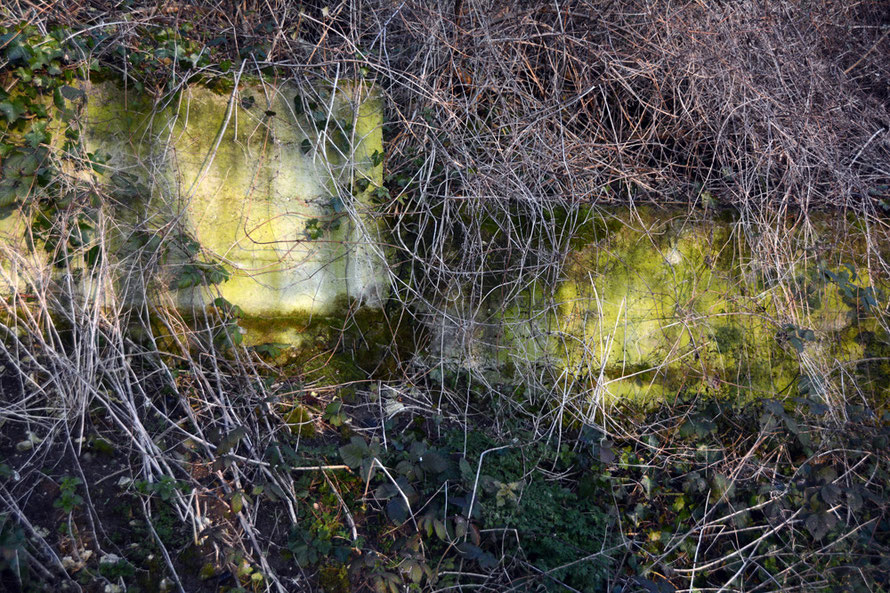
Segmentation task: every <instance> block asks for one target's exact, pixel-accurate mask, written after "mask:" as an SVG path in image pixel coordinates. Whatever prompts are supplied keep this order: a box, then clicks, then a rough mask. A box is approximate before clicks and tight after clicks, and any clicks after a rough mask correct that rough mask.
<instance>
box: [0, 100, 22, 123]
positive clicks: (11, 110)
mask: <svg viewBox="0 0 890 593" xmlns="http://www.w3.org/2000/svg"><path fill="white" fill-rule="evenodd" d="M0 113H2V114H3V116H4V117H5V118H6V121H7V123H10V124H12V123H15V122H16V121H17V120H18V119H19V118H20V117H21V116H22V114H24V113H25V108H24V107H23V106H22V104H21V102H19V101H15V102H12V101H3V102H2V103H0Z"/></svg>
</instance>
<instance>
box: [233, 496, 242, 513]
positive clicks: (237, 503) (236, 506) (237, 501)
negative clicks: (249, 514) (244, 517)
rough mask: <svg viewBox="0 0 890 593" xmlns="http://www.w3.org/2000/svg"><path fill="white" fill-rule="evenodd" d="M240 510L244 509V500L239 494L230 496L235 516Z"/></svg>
mask: <svg viewBox="0 0 890 593" xmlns="http://www.w3.org/2000/svg"><path fill="white" fill-rule="evenodd" d="M242 508H244V499H243V498H242V495H241V493H240V492H235V493H234V494H232V512H233V513H235V514H236V515H237V514H238V513H240V512H241V509H242Z"/></svg>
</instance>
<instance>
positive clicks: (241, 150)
mask: <svg viewBox="0 0 890 593" xmlns="http://www.w3.org/2000/svg"><path fill="white" fill-rule="evenodd" d="M88 96H89V99H88V107H87V124H86V129H87V137H88V144H89V149H90V150H91V151H99V152H103V153H108V154H110V155H111V157H112V159H111V161H110V163H109V165H110V167H109V170H110V171H115V172H116V174H117V177H116V178H115V176H114V175H109V176H108V181H109V182H110V183H111V185H112V187H115V186H116V185H119V184H120V179H121V177H122V176H121V175H120V174H121V173H122V172H123V173H127V174H129V175H132V176H134V177H135V178H136V179H137V180H138V181H137V182H136V183H137V184H140V185H142V186H144V187H145V188H149V189H148V193H147V194H144V195H141V196H138V199H136V198H135V197H134V198H133V199H132V200H131V201H130V203H127V204H123V205H122V207H121V208H119V209H118V210H119V211H118V212H117V213H116V216H118V217H121V218H122V219H125V220H127V222H129V223H130V224H131V225H132V226H134V227H135V228H139V229H141V230H142V232H143V233H145V232H148V233H157V234H158V236H163V237H164V238H165V240H166V239H175V236H176V235H177V234H182V235H183V236H186V235H187V236H189V237H191V238H194V239H196V240H197V242H198V243H199V244H200V248H201V249H200V253H199V254H198V255H197V258H198V260H200V261H205V262H217V263H220V264H221V265H222V266H223V267H224V268H225V270H226V272H228V274H229V275H230V277H229V279H228V280H227V281H226V282H222V283H219V284H217V285H214V286H212V287H209V288H208V287H205V286H199V287H195V288H185V289H181V290H178V291H176V292H175V294H174V295H173V297H174V302H176V303H178V304H179V306H180V307H184V308H192V307H194V306H202V305H204V304H207V303H209V302H211V301H212V300H213V299H215V298H216V297H218V296H222V297H223V298H225V299H226V300H228V301H229V302H231V303H233V304H235V305H238V306H239V307H241V309H242V310H243V311H244V312H245V314H247V315H249V316H263V317H287V316H293V315H300V314H304V313H307V312H308V313H312V312H326V311H328V310H329V309H331V307H333V306H334V303H335V301H337V299H338V298H339V297H343V296H346V297H348V298H351V299H358V300H360V301H361V302H362V303H364V304H366V305H370V306H375V305H378V304H379V303H380V301H381V299H382V298H383V297H384V296H385V294H386V292H387V287H388V278H387V276H386V274H385V273H384V271H385V270H384V268H383V267H382V262H383V259H382V257H381V256H382V252H381V250H380V248H379V247H378V245H377V240H378V227H377V225H376V224H375V223H374V222H373V221H371V220H370V219H367V217H365V216H364V214H365V210H366V207H367V204H368V196H369V192H370V191H371V190H373V189H374V187H375V186H377V185H379V184H380V183H381V182H382V164H381V163H380V162H379V159H378V163H377V164H376V165H375V164H374V163H373V162H372V160H373V159H372V155H374V154H375V153H379V154H382V151H383V145H382V131H381V124H382V104H381V101H380V99H379V98H377V97H376V95H375V94H374V91H373V89H371V88H369V87H367V86H364V85H361V84H354V83H350V84H342V83H341V84H340V85H338V86H337V88H336V91H333V89H332V88H330V87H325V86H320V87H319V88H317V89H312V96H311V97H309V98H306V99H305V101H304V102H309V101H317V102H319V103H320V104H319V105H318V107H317V110H316V120H313V119H312V114H311V113H303V114H300V115H298V114H297V112H296V111H295V105H298V103H296V102H295V99H299V97H298V91H297V89H296V88H295V87H292V86H287V85H285V86H280V87H273V86H270V85H269V84H267V83H260V82H254V83H251V84H242V85H241V86H240V87H239V89H237V91H236V92H232V91H226V92H216V91H214V90H210V89H209V88H207V87H204V86H197V85H196V86H190V87H186V88H185V89H183V90H182V91H181V92H180V93H179V94H177V95H176V96H175V97H173V98H172V99H171V98H168V99H167V101H168V102H167V103H166V104H160V105H151V104H149V102H148V101H146V99H145V97H132V96H131V95H129V94H127V93H125V92H124V91H123V90H122V89H121V88H119V87H118V86H116V85H113V84H110V83H105V84H102V85H97V86H96V87H93V88H91V89H90V90H89V93H88ZM322 101H327V102H326V103H324V104H321V102H322ZM322 111H323V112H324V114H325V116H326V117H325V119H324V120H323V121H319V120H318V119H317V118H318V113H319V112H322ZM359 179H365V180H367V181H368V182H369V184H368V188H367V189H364V190H363V191H354V190H355V187H354V186H355V182H356V180H359ZM173 244H174V245H175V241H173ZM166 260H167V263H168V264H169V265H168V267H169V269H167V270H166V271H165V274H166V276H167V284H168V286H175V285H176V276H177V273H178V270H177V268H183V267H185V266H187V262H186V261H185V258H184V257H183V254H182V253H181V250H176V249H173V250H172V251H169V252H168V253H167V258H166Z"/></svg>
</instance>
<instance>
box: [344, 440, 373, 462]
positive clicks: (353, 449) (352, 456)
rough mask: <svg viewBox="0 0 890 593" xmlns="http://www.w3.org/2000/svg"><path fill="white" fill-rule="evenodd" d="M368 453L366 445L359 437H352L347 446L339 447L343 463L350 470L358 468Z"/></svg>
mask: <svg viewBox="0 0 890 593" xmlns="http://www.w3.org/2000/svg"><path fill="white" fill-rule="evenodd" d="M368 453H369V451H368V444H367V443H366V442H365V441H364V439H362V438H361V437H352V439H351V440H350V442H349V443H348V444H346V445H343V446H342V447H340V457H341V458H342V459H343V463H345V464H346V465H348V466H349V467H351V468H356V467H358V466H360V465H361V464H362V460H364V458H365V457H367V455H368Z"/></svg>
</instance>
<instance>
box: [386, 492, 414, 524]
mask: <svg viewBox="0 0 890 593" xmlns="http://www.w3.org/2000/svg"><path fill="white" fill-rule="evenodd" d="M386 514H387V516H388V517H389V518H390V520H391V521H393V522H394V523H399V524H402V523H404V522H405V521H406V520H407V519H408V516H409V509H408V505H406V504H405V501H404V499H403V498H402V497H401V496H397V497H394V498H391V499H390V501H389V502H388V503H386Z"/></svg>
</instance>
